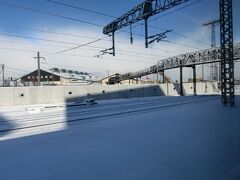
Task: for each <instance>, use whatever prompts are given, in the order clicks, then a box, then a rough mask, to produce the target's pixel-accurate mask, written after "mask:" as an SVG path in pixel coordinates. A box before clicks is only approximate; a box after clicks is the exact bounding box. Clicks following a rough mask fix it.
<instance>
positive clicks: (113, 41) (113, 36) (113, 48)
mask: <svg viewBox="0 0 240 180" xmlns="http://www.w3.org/2000/svg"><path fill="white" fill-rule="evenodd" d="M112 51H113V56H115V33H114V32H112Z"/></svg>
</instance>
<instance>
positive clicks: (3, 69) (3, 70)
mask: <svg viewBox="0 0 240 180" xmlns="http://www.w3.org/2000/svg"><path fill="white" fill-rule="evenodd" d="M2 73H3V74H2V78H3V87H4V86H5V77H4V76H5V67H4V64H3V65H2Z"/></svg>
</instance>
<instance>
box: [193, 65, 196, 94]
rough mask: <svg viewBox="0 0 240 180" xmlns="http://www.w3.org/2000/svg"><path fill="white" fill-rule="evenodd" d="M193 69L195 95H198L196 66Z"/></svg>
mask: <svg viewBox="0 0 240 180" xmlns="http://www.w3.org/2000/svg"><path fill="white" fill-rule="evenodd" d="M192 68H193V94H194V95H197V86H196V79H197V78H196V65H193V66H192Z"/></svg>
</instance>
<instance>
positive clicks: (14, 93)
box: [0, 83, 216, 106]
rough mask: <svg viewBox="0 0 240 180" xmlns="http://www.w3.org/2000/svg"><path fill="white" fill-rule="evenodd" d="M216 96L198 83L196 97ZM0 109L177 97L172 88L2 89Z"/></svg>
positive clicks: (188, 88)
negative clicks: (88, 99) (3, 107)
mask: <svg viewBox="0 0 240 180" xmlns="http://www.w3.org/2000/svg"><path fill="white" fill-rule="evenodd" d="M206 87H207V93H216V91H214V87H215V85H213V84H211V83H206V84H205V83H198V84H197V92H198V93H199V94H204V93H205V88H206ZM184 91H185V94H193V92H192V91H193V89H192V83H185V84H184ZM0 94H1V100H0V106H19V105H35V104H50V103H64V102H66V101H74V100H82V99H86V98H95V99H98V100H103V99H122V98H134V97H147V96H164V95H165V96H166V95H168V96H178V93H177V90H176V87H175V86H174V85H173V84H170V83H168V84H160V85H113V86H107V85H91V86H43V87H5V88H0Z"/></svg>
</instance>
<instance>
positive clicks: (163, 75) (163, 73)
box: [162, 71, 165, 84]
mask: <svg viewBox="0 0 240 180" xmlns="http://www.w3.org/2000/svg"><path fill="white" fill-rule="evenodd" d="M162 77H163V84H164V83H165V72H164V71H162Z"/></svg>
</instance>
